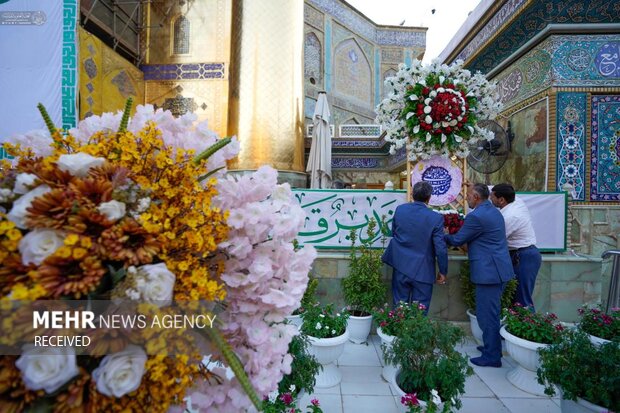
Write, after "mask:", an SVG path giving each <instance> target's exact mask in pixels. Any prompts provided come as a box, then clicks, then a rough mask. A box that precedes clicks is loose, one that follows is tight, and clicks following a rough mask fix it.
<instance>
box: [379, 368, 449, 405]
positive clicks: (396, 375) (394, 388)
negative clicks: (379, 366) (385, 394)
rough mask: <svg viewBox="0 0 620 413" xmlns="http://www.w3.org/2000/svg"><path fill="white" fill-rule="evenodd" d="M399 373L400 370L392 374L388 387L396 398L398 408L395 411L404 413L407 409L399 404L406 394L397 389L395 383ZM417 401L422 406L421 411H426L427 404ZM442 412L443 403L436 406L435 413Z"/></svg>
mask: <svg viewBox="0 0 620 413" xmlns="http://www.w3.org/2000/svg"><path fill="white" fill-rule="evenodd" d="M399 373H400V369H397V370H396V374H394V378H393V379H392V381H391V382H390V385H391V387H392V389H393V391H394V394H396V396H398V397H397V400H396V404H398V407H397V408H396V409H397V410H398V411H399V412H402V413H406V412H407V410H408V409H407V407H405V405H404V404H402V403H401V402H400V400H401V399H402V398H403V397H404V396H405V395H406V393H405V392H404V391H403V390H402V389H401V388H400V387H398V383H397V381H396V378H397V377H398V374H399ZM418 401H419V402H420V406H422V411H426V406H427V405H428V403H426V402H425V401H424V400H420V399H418ZM442 410H443V403H439V406H437V411H438V412H441V411H442Z"/></svg>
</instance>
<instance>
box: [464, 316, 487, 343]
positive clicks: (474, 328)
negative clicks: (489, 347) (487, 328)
mask: <svg viewBox="0 0 620 413" xmlns="http://www.w3.org/2000/svg"><path fill="white" fill-rule="evenodd" d="M467 316H468V317H469V325H470V327H471V334H472V335H473V336H474V340H476V343H477V344H478V345H479V346H481V345H482V344H483V341H482V329H480V325H479V324H478V317H476V314H474V312H473V310H471V309H467Z"/></svg>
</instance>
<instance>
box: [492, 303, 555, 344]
mask: <svg viewBox="0 0 620 413" xmlns="http://www.w3.org/2000/svg"><path fill="white" fill-rule="evenodd" d="M502 314H503V315H504V324H505V325H506V330H508V332H509V333H510V334H512V335H514V336H517V337H519V338H522V339H524V340H528V341H532V342H534V343H542V344H551V343H557V342H558V341H559V340H560V339H561V337H562V332H563V331H564V327H563V326H562V324H560V323H559V321H558V316H556V315H555V314H554V313H546V314H542V313H533V312H531V311H530V309H529V308H526V307H523V306H522V305H521V304H515V305H514V306H512V307H510V308H505V309H504V310H503V313H502Z"/></svg>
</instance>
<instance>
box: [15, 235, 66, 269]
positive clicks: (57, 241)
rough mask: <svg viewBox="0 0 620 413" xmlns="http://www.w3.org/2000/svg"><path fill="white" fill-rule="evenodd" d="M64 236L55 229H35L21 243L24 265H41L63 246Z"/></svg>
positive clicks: (20, 248)
mask: <svg viewBox="0 0 620 413" xmlns="http://www.w3.org/2000/svg"><path fill="white" fill-rule="evenodd" d="M64 238H65V237H64V235H63V233H62V232H60V231H56V230H53V229H35V230H33V231H30V232H29V233H27V234H26V235H25V236H24V238H22V239H21V240H20V241H19V252H20V254H21V255H22V264H24V265H28V264H34V265H40V264H41V263H42V262H43V261H44V260H45V259H46V258H47V257H49V256H50V255H52V254H53V253H54V252H56V250H57V249H58V248H60V247H62V245H63V241H64Z"/></svg>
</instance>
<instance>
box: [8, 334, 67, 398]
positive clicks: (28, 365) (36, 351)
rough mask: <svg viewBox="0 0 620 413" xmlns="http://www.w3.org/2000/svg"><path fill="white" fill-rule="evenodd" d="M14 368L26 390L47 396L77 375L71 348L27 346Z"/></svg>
mask: <svg viewBox="0 0 620 413" xmlns="http://www.w3.org/2000/svg"><path fill="white" fill-rule="evenodd" d="M15 366H16V367H17V368H18V369H19V370H20V372H21V376H22V381H23V382H24V384H25V385H26V388H27V389H29V390H45V392H46V393H47V394H51V393H54V392H55V391H56V390H58V389H59V388H61V387H62V386H63V385H64V384H65V383H67V382H68V381H69V380H71V379H72V378H74V377H75V376H77V375H78V373H79V370H78V367H77V361H76V357H75V349H73V348H72V347H35V346H34V345H27V346H24V349H23V352H22V355H21V357H20V358H18V359H17V361H16V362H15Z"/></svg>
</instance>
